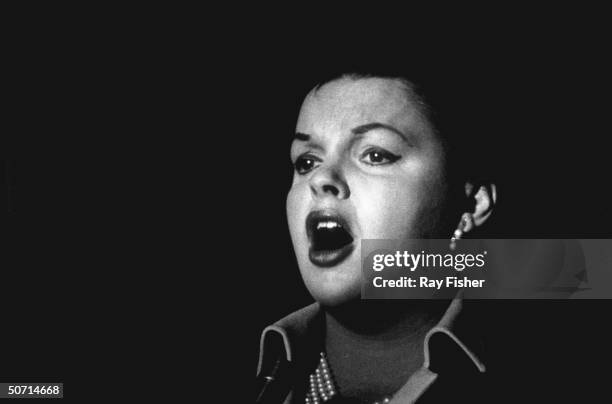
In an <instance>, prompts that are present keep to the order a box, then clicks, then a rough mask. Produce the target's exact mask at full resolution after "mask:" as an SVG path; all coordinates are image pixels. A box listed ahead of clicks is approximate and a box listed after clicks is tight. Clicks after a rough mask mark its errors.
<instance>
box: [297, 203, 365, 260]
mask: <svg viewBox="0 0 612 404" xmlns="http://www.w3.org/2000/svg"><path fill="white" fill-rule="evenodd" d="M306 234H307V235H308V240H309V241H310V249H309V251H308V258H309V259H310V261H311V262H312V263H313V264H314V265H316V266H319V267H332V266H334V265H337V264H339V263H340V262H342V261H343V260H344V259H345V258H346V257H348V256H349V255H350V254H351V252H353V249H354V247H355V246H354V243H353V240H354V239H353V236H352V235H351V230H350V228H349V226H348V223H347V222H346V221H345V220H344V219H343V218H342V217H341V216H338V215H336V214H333V213H326V212H323V211H313V212H310V214H308V217H307V218H306Z"/></svg>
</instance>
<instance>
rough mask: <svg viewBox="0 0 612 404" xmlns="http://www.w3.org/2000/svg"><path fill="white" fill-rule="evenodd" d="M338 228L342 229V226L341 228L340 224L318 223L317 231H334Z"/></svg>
mask: <svg viewBox="0 0 612 404" xmlns="http://www.w3.org/2000/svg"><path fill="white" fill-rule="evenodd" d="M336 227H342V226H340V224H339V223H338V222H332V221H328V222H319V223H317V230H319V229H333V228H336Z"/></svg>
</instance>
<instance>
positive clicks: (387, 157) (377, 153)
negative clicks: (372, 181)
mask: <svg viewBox="0 0 612 404" xmlns="http://www.w3.org/2000/svg"><path fill="white" fill-rule="evenodd" d="M400 157H401V156H398V155H395V154H393V153H390V152H388V151H386V150H382V149H374V150H368V151H366V152H365V153H364V154H363V157H362V161H363V162H364V163H366V164H369V165H373V166H378V165H384V164H391V163H395V162H396V161H397V160H399V159H400Z"/></svg>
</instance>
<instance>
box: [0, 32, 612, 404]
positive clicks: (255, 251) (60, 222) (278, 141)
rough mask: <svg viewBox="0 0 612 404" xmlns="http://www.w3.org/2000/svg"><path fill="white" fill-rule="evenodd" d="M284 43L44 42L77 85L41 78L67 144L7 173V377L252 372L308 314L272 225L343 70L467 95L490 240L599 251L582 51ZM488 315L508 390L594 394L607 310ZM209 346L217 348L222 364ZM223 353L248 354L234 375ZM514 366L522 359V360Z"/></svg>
mask: <svg viewBox="0 0 612 404" xmlns="http://www.w3.org/2000/svg"><path fill="white" fill-rule="evenodd" d="M297 29H298V28H296V30H297ZM173 31H174V30H173ZM179 31H180V30H179ZM186 31H188V30H186ZM282 36H283V35H280V34H279V33H276V34H275V35H273V38H265V39H261V40H257V41H255V43H254V44H252V46H244V43H243V42H241V44H242V45H243V46H241V47H234V46H233V44H225V43H224V44H221V45H218V46H214V45H208V44H206V45H205V46H204V47H202V46H201V44H199V43H194V38H196V41H195V42H198V41H197V38H200V37H199V36H197V32H196V33H192V32H183V31H180V34H177V33H173V34H170V33H169V32H168V31H165V32H163V33H161V34H157V35H155V34H152V33H151V32H143V31H139V32H138V33H136V34H135V35H133V36H131V37H124V36H121V37H120V38H116V39H114V40H113V39H112V38H110V39H111V42H112V44H107V43H103V41H102V40H98V39H95V40H93V41H89V42H88V43H87V49H93V50H95V52H91V54H87V53H78V52H80V51H81V50H82V49H84V48H83V47H82V46H70V45H66V43H68V42H63V41H57V42H53V43H50V44H48V45H49V46H47V48H48V49H50V50H51V51H50V52H49V53H50V55H51V56H53V58H45V57H41V59H40V60H39V62H41V63H42V62H43V61H45V63H46V61H48V60H56V61H58V63H57V66H58V70H63V74H66V75H67V77H66V78H67V80H68V79H69V80H70V81H71V82H72V83H73V87H74V88H73V87H66V86H63V85H62V86H60V85H59V84H57V83H56V81H55V80H53V79H54V78H55V77H56V76H55V74H54V73H56V72H55V71H54V70H53V69H52V67H49V68H48V69H42V70H40V69H36V68H32V69H33V70H32V71H31V73H32V74H31V75H30V76H29V77H28V79H29V80H34V82H35V83H36V84H44V86H41V87H38V86H34V89H33V91H34V90H36V92H35V93H37V94H38V93H41V94H45V97H49V99H46V98H43V99H42V100H38V99H37V102H40V103H41V104H42V105H45V106H46V105H57V104H58V103H59V104H62V105H63V104H64V103H66V104H67V105H68V104H69V105H70V109H69V110H70V112H71V113H70V114H66V113H65V111H66V109H63V108H58V110H62V111H63V113H62V114H53V115H54V117H53V118H52V119H50V120H43V119H40V120H39V121H41V123H44V125H42V126H43V127H44V128H46V129H48V128H55V129H57V128H61V130H56V131H55V132H54V134H56V136H47V137H46V138H45V142H44V143H43V144H44V145H45V150H44V153H41V156H40V157H39V156H35V157H34V156H32V157H31V158H29V159H24V160H23V162H21V160H20V161H17V163H18V164H15V166H18V167H19V178H18V181H15V183H17V182H18V183H19V196H18V197H15V198H12V201H13V206H14V210H15V212H14V213H13V214H7V215H5V216H4V218H5V219H6V223H8V226H7V227H5V228H6V229H8V232H7V234H8V236H9V237H8V241H7V244H6V246H7V248H6V251H7V252H8V254H7V255H8V256H9V261H8V262H9V264H8V265H7V268H10V269H9V270H7V271H6V273H5V274H6V278H5V285H7V286H6V287H5V289H4V293H3V295H2V303H3V306H4V307H6V308H8V309H7V312H10V313H11V321H13V322H14V324H15V325H14V326H13V327H12V328H11V329H10V330H4V331H3V332H2V337H3V344H4V345H3V346H5V347H10V349H7V350H6V351H5V356H3V358H2V365H1V370H2V373H1V374H0V376H2V377H3V378H4V380H20V381H24V380H32V381H35V380H41V379H40V378H41V377H42V378H45V379H46V380H49V381H52V380H58V379H59V380H63V381H66V380H68V382H70V383H71V386H72V389H73V394H75V393H74V392H75V390H80V392H81V393H83V396H86V395H87V394H88V392H90V391H91V389H95V388H96V386H99V384H98V382H99V381H100V380H111V381H114V382H117V381H129V380H133V379H134V378H137V379H139V380H144V381H146V383H149V384H151V383H152V384H156V385H159V383H160V382H162V381H166V380H169V379H171V378H178V377H183V376H185V377H186V378H189V377H192V378H193V377H195V378H196V379H198V380H197V383H200V382H201V380H202V379H204V378H205V372H204V369H207V366H204V365H208V357H209V355H210V354H211V351H219V352H221V355H222V356H223V358H222V359H223V361H224V362H225V363H226V364H227V363H229V364H230V365H231V366H233V367H234V368H235V369H237V368H239V367H244V368H246V370H245V372H246V373H247V376H250V375H252V373H253V371H254V370H255V366H256V360H257V352H258V348H259V334H260V332H261V330H262V329H263V327H265V326H266V325H268V324H270V323H272V322H274V321H276V320H277V319H279V318H280V317H282V316H284V315H286V314H288V313H290V312H292V311H294V310H296V309H298V308H300V307H302V306H304V305H306V304H308V303H309V302H311V301H312V300H311V298H310V297H309V295H308V293H307V291H306V290H305V288H304V286H303V284H302V281H301V279H300V277H299V273H298V269H297V266H296V262H295V258H294V254H293V251H292V246H291V241H290V239H289V233H288V228H287V223H286V217H285V197H286V194H287V191H288V190H289V185H290V181H291V167H290V162H289V144H290V139H291V136H292V135H293V131H294V127H295V120H296V117H297V113H298V110H299V106H300V104H301V101H302V98H303V96H304V95H305V94H306V92H307V91H308V90H309V89H310V87H311V86H312V85H313V77H315V78H316V77H318V76H319V75H320V74H325V72H327V71H330V70H336V69H337V68H338V67H340V66H350V64H351V63H353V62H354V61H355V60H360V59H364V58H365V59H370V60H374V61H375V62H378V61H380V63H383V64H384V63H388V61H391V60H394V59H400V60H401V61H402V62H403V63H406V64H411V63H412V62H413V61H414V63H415V64H418V65H419V66H420V67H419V70H420V71H421V72H431V73H430V79H434V78H435V77H436V75H437V74H439V73H440V72H442V73H444V75H445V77H447V81H449V82H452V80H448V78H449V77H456V79H457V81H456V82H455V83H460V84H456V85H457V86H458V87H460V88H463V89H465V88H471V89H472V90H473V93H467V94H466V97H467V99H470V100H474V103H475V105H477V107H476V108H475V110H474V113H473V114H468V115H467V116H469V117H470V118H471V117H473V118H475V119H477V121H476V122H478V127H479V128H480V129H483V128H486V129H487V130H479V131H478V132H477V134H476V135H475V137H474V140H473V141H474V144H475V145H478V144H479V142H480V141H482V142H483V147H482V149H483V150H487V154H486V156H484V157H483V158H485V160H486V162H487V167H489V168H490V170H491V173H492V174H493V177H494V178H495V181H496V183H497V184H498V189H499V203H498V206H497V209H496V212H495V215H494V216H493V218H492V222H491V223H490V227H489V232H490V234H491V235H495V236H498V237H508V238H510V237H528V238H537V237H557V238H570V237H574V238H611V235H612V231H611V229H612V227H611V225H612V220H611V216H610V210H609V207H610V206H612V204H611V202H612V200H611V199H610V196H609V192H608V188H609V171H610V170H609V167H608V166H609V164H608V161H609V157H608V154H609V147H608V146H607V145H608V137H609V133H610V130H609V129H610V123H609V120H608V110H609V104H610V103H609V98H608V94H609V93H610V80H609V78H608V73H607V72H608V70H609V69H608V67H607V66H606V65H605V63H604V59H605V56H606V55H605V54H604V52H603V51H602V47H601V44H600V43H598V42H596V41H594V40H593V39H592V38H586V37H585V38H580V39H578V38H575V37H571V36H569V37H570V38H566V37H555V36H548V35H545V36H543V37H542V38H539V39H538V40H534V39H533V38H529V39H528V40H525V41H515V40H514V39H512V40H510V41H507V42H504V43H500V42H498V41H496V42H494V43H493V44H489V43H483V44H482V45H481V46H478V47H473V46H468V45H466V43H458V44H450V43H448V44H446V46H443V47H441V46H439V44H429V43H423V42H424V41H418V42H421V46H420V47H419V49H416V48H414V47H413V46H412V44H413V42H414V41H409V43H410V46H407V45H406V44H405V42H404V45H403V46H402V47H399V48H398V47H393V46H391V45H389V46H388V48H387V47H381V46H380V44H379V43H376V44H375V43H367V42H360V41H356V42H357V43H356V44H353V45H354V46H347V41H346V40H347V38H348V39H350V38H351V36H350V35H349V34H348V33H347V34H346V35H345V36H344V37H343V38H342V40H333V39H332V38H323V39H320V38H317V39H315V38H310V39H308V40H307V41H305V43H307V44H309V45H310V46H304V44H303V43H291V44H285V43H283V42H282V41H280V40H277V39H280V37H282ZM66 37H67V38H74V32H67V33H66ZM108 39H109V38H108V37H104V38H103V40H104V41H107V40H108ZM570 39H571V40H570ZM212 42H215V41H212ZM443 42H444V41H443ZM43 45H44V44H43ZM51 45H52V46H51ZM249 45H250V44H249ZM42 47H44V46H42ZM62 47H65V49H62ZM324 47H325V50H323V48H324ZM218 48H222V49H223V51H222V52H220V54H217V53H214V51H216V50H217V49H218ZM68 54H70V55H72V56H74V55H75V54H76V55H77V56H78V58H76V59H77V60H78V63H76V64H75V63H67V60H69V59H64V58H63V56H65V55H68ZM106 56H109V57H106ZM338 61H341V62H338ZM347 61H348V62H347ZM352 61H353V62H352ZM60 62H61V63H60ZM41 63H38V64H33V66H41V65H42V64H41ZM355 63H356V62H355ZM45 65H46V66H49V64H48V63H46V64H45ZM64 68H65V69H64ZM211 68H212V69H213V71H211V70H210V69H211ZM464 78H467V79H464ZM37 79H38V80H39V81H38V82H37V81H36V80H37ZM463 79H464V80H463ZM53 83H56V84H55V85H57V86H55V85H54V84H53ZM467 84H469V85H467ZM47 85H50V86H51V87H52V88H51V89H50V90H52V91H47V90H49V89H47V88H46V87H45V86H47ZM33 93H34V92H33ZM50 94H51V95H54V94H61V95H62V97H53V96H49V95H50ZM460 94H463V93H460ZM46 101H49V102H48V103H46ZM468 105H469V104H468ZM462 108H463V109H464V110H466V109H467V110H469V108H467V107H466V106H465V105H464V106H463V107H462ZM53 112H55V110H54V111H53ZM58 132H62V133H63V134H66V133H67V134H69V135H70V136H68V137H65V136H61V135H57V133H58ZM46 146H50V147H48V148H47V147H46ZM484 146H486V147H484ZM13 172H16V170H13ZM15 189H16V187H15ZM5 195H6V194H5ZM5 200H6V198H5ZM17 201H18V202H19V204H18V206H17V203H16V202H17ZM4 206H6V203H5V204H4V205H3V207H4ZM18 221H19V223H18ZM17 224H19V225H18V226H17ZM219 280H223V281H225V282H228V283H226V284H222V285H221V284H215V283H214V282H218V281H219ZM11 285H27V287H25V286H24V287H12V286H11ZM487 307H488V314H487V315H486V316H485V317H486V318H485V322H486V323H487V324H491V327H490V330H491V332H492V334H493V337H494V338H493V339H497V340H498V341H500V342H499V343H498V344H497V345H495V346H494V348H493V352H492V355H493V356H496V357H498V358H499V361H497V362H498V363H508V367H507V369H506V375H508V377H511V378H513V379H514V378H516V379H517V382H518V383H523V384H525V385H527V386H534V387H538V386H539V390H540V393H539V394H538V397H540V398H542V397H547V395H546V394H547V392H548V390H547V389H549V388H550V389H551V390H554V391H555V392H556V393H555V394H552V396H553V397H559V396H563V395H565V396H566V397H580V395H581V394H583V392H584V391H586V392H589V391H592V390H593V389H595V388H597V387H598V386H603V383H602V381H603V380H602V377H603V374H598V373H597V372H596V371H595V370H594V369H595V367H596V366H597V365H598V364H600V363H604V364H607V363H609V360H610V348H609V342H608V341H609V340H610V331H609V330H608V329H607V323H606V319H607V317H609V315H608V313H609V312H610V309H612V304H611V303H610V301H572V302H570V301H564V302H490V303H489V302H487ZM206 309H208V310H206ZM210 312H212V313H210ZM517 313H519V314H517ZM33 318H35V319H37V320H36V321H33V320H32V319H33ZM519 320H520V321H519ZM228 323H229V324H228ZM227 325H229V327H228V328H225V327H226V326H227ZM210 336H213V337H215V336H216V337H217V338H220V339H230V340H231V347H229V348H227V349H225V350H222V349H217V345H216V343H208V342H205V339H206V338H208V337H210ZM33 347H35V349H34V348H33ZM236 347H241V348H243V349H244V351H245V354H244V355H242V356H239V357H238V358H237V359H235V362H232V361H230V359H229V358H227V357H226V354H228V353H229V352H231V351H233V350H235V349H236ZM202 349H203V350H204V351H205V352H204V355H202V353H201V352H198V351H200V350H202ZM41 352H42V354H41ZM213 353H214V352H213ZM525 357H527V358H531V359H533V361H519V360H518V359H517V358H525ZM534 358H535V359H534ZM557 365H558V366H557ZM193 367H195V369H196V370H195V371H194V370H193ZM208 368H210V365H208ZM213 369H214V370H217V369H220V368H215V367H213ZM585 369H586V370H585ZM219 373H220V374H221V375H222V376H223V377H225V378H229V379H230V380H232V379H231V375H228V372H219ZM125 385H126V386H127V384H125ZM85 386H87V388H86V387H85ZM542 386H544V387H542ZM132 393H135V392H132Z"/></svg>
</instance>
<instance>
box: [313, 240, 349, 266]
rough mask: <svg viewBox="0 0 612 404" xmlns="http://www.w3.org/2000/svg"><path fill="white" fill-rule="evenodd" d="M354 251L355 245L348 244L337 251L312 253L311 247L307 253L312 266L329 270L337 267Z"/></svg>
mask: <svg viewBox="0 0 612 404" xmlns="http://www.w3.org/2000/svg"><path fill="white" fill-rule="evenodd" d="M354 249H355V243H354V242H353V243H350V244H347V245H345V246H344V247H342V248H339V249H337V250H329V251H314V250H313V249H312V247H311V248H310V250H309V251H308V258H309V259H310V262H312V263H313V264H314V265H316V266H318V267H322V268H329V267H333V266H335V265H338V264H339V263H341V262H342V261H344V259H345V258H346V257H348V256H349V255H351V253H352V252H353V250H354Z"/></svg>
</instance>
